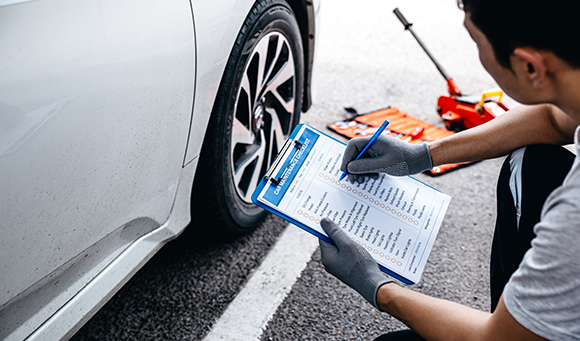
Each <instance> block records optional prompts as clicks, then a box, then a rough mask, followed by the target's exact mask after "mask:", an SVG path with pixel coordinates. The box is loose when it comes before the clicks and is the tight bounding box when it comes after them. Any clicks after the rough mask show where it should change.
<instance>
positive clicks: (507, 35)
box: [458, 0, 580, 69]
mask: <svg viewBox="0 0 580 341" xmlns="http://www.w3.org/2000/svg"><path fill="white" fill-rule="evenodd" d="M458 3H459V6H460V7H461V8H463V9H464V10H465V11H466V12H469V13H470V15H471V21H472V22H473V24H475V26H477V28H479V30H481V32H483V34H485V36H486V37H487V39H488V40H489V42H490V44H491V46H492V47H493V50H494V53H495V57H496V59H497V61H498V62H499V64H500V65H502V66H504V67H506V68H509V69H511V63H510V56H511V55H512V54H513V51H514V49H515V48H517V47H534V48H537V49H541V50H546V51H551V52H553V53H554V54H555V55H556V56H557V57H559V58H560V59H562V60H564V61H565V62H567V63H568V64H569V65H570V66H572V67H574V68H580V41H579V40H578V39H577V38H578V37H579V36H580V34H579V33H580V24H579V21H580V20H579V19H578V15H579V14H580V11H579V9H580V2H578V1H577V0H459V1H458Z"/></svg>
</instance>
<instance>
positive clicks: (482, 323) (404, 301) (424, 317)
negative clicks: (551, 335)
mask: <svg viewBox="0 0 580 341" xmlns="http://www.w3.org/2000/svg"><path fill="white" fill-rule="evenodd" d="M377 304H378V306H379V308H381V310H384V311H385V312H387V313H389V314H391V315H392V316H394V317H395V318H397V319H398V320H400V321H401V322H403V323H405V324H406V325H407V326H408V327H410V328H411V329H413V330H414V331H415V332H416V333H418V334H419V335H421V336H422V337H423V338H425V339H426V340H476V341H477V340H544V339H543V338H541V337H539V336H538V335H536V334H534V333H532V332H531V331H529V330H528V329H526V328H525V327H523V326H522V325H521V324H519V323H518V322H517V321H516V320H515V319H514V318H513V317H512V316H511V315H510V313H509V312H508V310H507V308H506V306H505V304H504V302H503V296H502V297H501V298H500V300H499V303H498V306H497V308H496V310H495V311H494V313H493V314H490V313H486V312H482V311H479V310H476V309H473V308H469V307H467V306H464V305H461V304H458V303H454V302H451V301H446V300H441V299H437V298H433V297H430V296H426V295H423V294H420V293H417V292H414V291H412V290H409V289H405V288H402V287H400V286H398V285H396V284H394V283H387V284H384V285H382V286H381V287H380V288H379V290H378V292H377Z"/></svg>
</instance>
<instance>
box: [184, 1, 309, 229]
mask: <svg viewBox="0 0 580 341" xmlns="http://www.w3.org/2000/svg"><path fill="white" fill-rule="evenodd" d="M303 53H304V52H303V46H302V40H301V35H300V30H299V27H298V23H297V21H296V18H295V16H294V13H293V12H292V9H291V8H290V7H289V6H288V4H287V3H286V2H284V1H282V0H264V1H257V2H256V3H255V4H254V6H253V8H252V10H251V11H250V13H249V15H248V17H247V18H246V20H245V22H244V25H243V26H242V28H241V30H240V33H239V35H238V37H237V39H236V43H235V45H234V47H233V49H232V52H231V55H230V57H229V60H228V62H227V65H226V70H225V72H224V75H223V78H222V81H221V84H220V87H219V90H218V94H217V97H216V103H215V104H214V108H213V110H212V115H211V119H210V123H209V126H208V129H207V132H206V137H205V140H204V143H203V147H202V152H201V157H200V162H199V165H198V170H197V173H196V180H195V183H194V194H193V198H192V217H193V219H192V220H193V224H197V223H198V222H203V223H204V225H207V224H210V226H205V227H204V228H211V229H212V230H214V231H218V232H220V233H222V234H221V235H223V233H225V234H226V236H225V237H235V236H238V235H241V234H243V233H246V232H249V231H251V230H253V229H254V228H255V227H256V226H257V225H258V224H259V223H260V222H261V221H262V219H263V218H264V217H265V215H266V212H265V211H264V210H262V209H260V208H259V207H257V206H256V205H254V204H253V203H252V202H251V195H252V192H253V190H254V189H255V188H256V186H257V184H258V182H259V181H260V179H261V178H262V177H263V175H264V174H265V172H266V170H267V168H268V166H269V165H270V164H271V163H272V161H273V160H274V158H275V156H276V155H277V154H278V152H279V150H280V148H282V145H283V143H284V141H285V140H286V138H287V137H288V136H289V134H290V133H291V132H292V129H293V128H294V127H295V126H296V124H297V123H298V122H299V119H300V111H301V106H302V92H303V83H304V56H303ZM198 217H204V218H205V219H201V220H200V219H198Z"/></svg>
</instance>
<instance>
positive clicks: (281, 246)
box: [203, 225, 318, 341]
mask: <svg viewBox="0 0 580 341" xmlns="http://www.w3.org/2000/svg"><path fill="white" fill-rule="evenodd" d="M317 247H318V238H316V237H314V236H313V235H311V234H309V233H307V232H305V231H304V230H302V229H300V228H298V227H296V226H293V225H288V226H287V227H286V229H285V230H284V232H283V233H282V236H280V239H279V240H278V241H277V242H276V244H275V245H274V247H273V248H272V250H270V252H269V254H268V256H266V258H265V259H264V261H263V262H262V264H261V265H260V267H259V268H258V269H257V270H256V272H255V273H254V274H253V275H252V277H251V278H250V279H249V280H248V283H247V284H246V286H245V287H244V288H243V289H242V291H240V293H239V294H238V295H237V296H236V298H235V299H234V300H233V301H232V303H230V305H229V306H228V308H227V309H226V311H225V312H224V313H223V315H222V316H221V317H220V319H219V320H218V321H217V322H216V324H215V325H214V326H213V328H212V330H211V331H210V333H209V334H208V335H207V336H206V337H205V338H204V339H203V341H217V340H228V341H238V340H239V341H249V340H258V339H259V338H260V336H261V335H262V332H263V330H264V328H265V327H266V324H267V323H268V321H270V319H271V318H272V316H273V315H274V313H275V312H276V309H278V306H279V305H280V304H281V303H282V301H283V300H284V298H285V297H286V296H287V295H288V293H289V292H290V289H292V285H294V283H295V282H296V279H298V277H299V276H300V273H301V272H302V270H303V269H304V268H305V267H306V264H307V263H308V262H309V261H310V258H312V253H313V252H314V251H315V250H316V248H317Z"/></svg>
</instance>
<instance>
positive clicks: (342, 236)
mask: <svg viewBox="0 0 580 341" xmlns="http://www.w3.org/2000/svg"><path fill="white" fill-rule="evenodd" d="M320 225H321V226H322V228H323V229H324V231H325V232H326V234H327V235H328V237H330V239H331V240H332V242H333V243H334V244H335V245H336V246H335V245H330V244H328V243H327V242H325V241H323V240H320V241H319V243H320V252H321V253H322V264H324V268H325V269H326V271H328V272H329V273H330V274H332V275H333V276H335V277H336V278H338V279H339V280H341V281H342V282H343V283H344V284H346V285H348V286H349V287H351V288H353V289H354V290H356V291H357V292H358V293H359V294H361V295H362V296H363V297H364V298H365V299H366V300H367V301H369V302H370V303H371V304H372V305H373V306H374V307H375V308H377V309H379V310H380V308H379V306H378V305H377V291H378V290H379V287H380V286H381V285H383V284H385V283H389V282H392V281H393V280H392V279H389V278H388V277H386V276H385V275H384V274H383V273H382V272H381V270H379V265H378V264H377V263H376V262H375V261H374V259H373V258H372V257H371V255H370V254H369V253H368V252H367V250H365V249H364V248H363V247H362V246H360V245H359V244H357V243H355V242H354V241H353V240H352V239H350V238H349V237H348V236H347V234H346V233H345V232H344V231H342V229H341V228H340V227H339V226H338V225H336V224H335V223H333V222H332V221H331V220H330V219H327V218H324V219H322V221H321V222H320Z"/></svg>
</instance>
